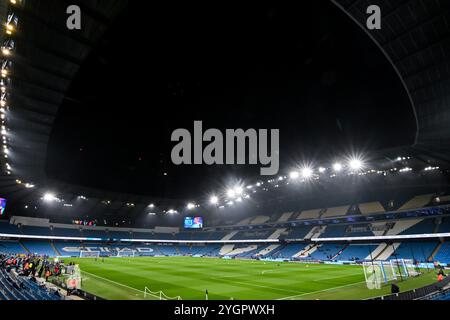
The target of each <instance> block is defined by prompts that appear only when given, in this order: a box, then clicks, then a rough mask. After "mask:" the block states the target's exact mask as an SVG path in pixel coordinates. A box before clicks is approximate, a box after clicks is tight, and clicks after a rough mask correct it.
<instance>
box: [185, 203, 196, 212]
mask: <svg viewBox="0 0 450 320" xmlns="http://www.w3.org/2000/svg"><path fill="white" fill-rule="evenodd" d="M186 208H187V209H188V210H192V209H194V208H195V204H193V203H188V204H187V206H186Z"/></svg>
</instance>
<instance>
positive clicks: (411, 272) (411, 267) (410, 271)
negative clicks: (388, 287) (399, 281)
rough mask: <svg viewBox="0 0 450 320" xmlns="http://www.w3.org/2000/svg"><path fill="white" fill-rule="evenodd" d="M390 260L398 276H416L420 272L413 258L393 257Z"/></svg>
mask: <svg viewBox="0 0 450 320" xmlns="http://www.w3.org/2000/svg"><path fill="white" fill-rule="evenodd" d="M390 262H391V265H392V269H393V270H394V272H395V275H396V277H397V278H407V277H415V276H418V275H419V274H420V272H419V270H418V268H417V267H416V265H415V264H414V261H413V260H412V259H392V260H391V261H390Z"/></svg>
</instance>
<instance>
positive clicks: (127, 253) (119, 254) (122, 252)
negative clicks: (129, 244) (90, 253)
mask: <svg viewBox="0 0 450 320" xmlns="http://www.w3.org/2000/svg"><path fill="white" fill-rule="evenodd" d="M135 256H136V250H118V251H117V256H116V257H118V258H122V257H131V258H132V257H135Z"/></svg>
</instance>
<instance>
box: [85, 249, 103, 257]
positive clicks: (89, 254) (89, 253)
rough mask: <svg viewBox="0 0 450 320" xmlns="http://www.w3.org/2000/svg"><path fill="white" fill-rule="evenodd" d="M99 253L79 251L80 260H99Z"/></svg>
mask: <svg viewBox="0 0 450 320" xmlns="http://www.w3.org/2000/svg"><path fill="white" fill-rule="evenodd" d="M99 257H100V251H89V250H81V251H80V258H99Z"/></svg>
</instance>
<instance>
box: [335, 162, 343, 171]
mask: <svg viewBox="0 0 450 320" xmlns="http://www.w3.org/2000/svg"><path fill="white" fill-rule="evenodd" d="M333 170H334V171H336V172H339V171H341V170H342V164H340V163H339V162H336V163H335V164H333Z"/></svg>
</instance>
